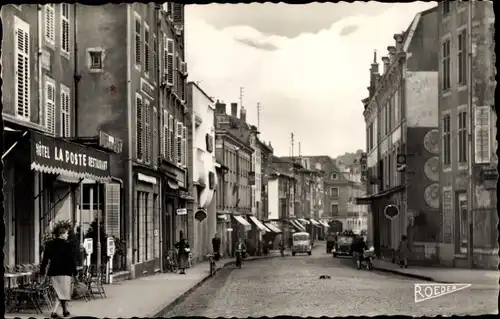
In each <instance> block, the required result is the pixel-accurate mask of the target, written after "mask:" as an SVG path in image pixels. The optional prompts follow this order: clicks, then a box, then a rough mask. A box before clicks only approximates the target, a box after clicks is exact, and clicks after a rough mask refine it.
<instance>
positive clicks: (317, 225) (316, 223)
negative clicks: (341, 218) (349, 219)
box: [309, 218, 324, 227]
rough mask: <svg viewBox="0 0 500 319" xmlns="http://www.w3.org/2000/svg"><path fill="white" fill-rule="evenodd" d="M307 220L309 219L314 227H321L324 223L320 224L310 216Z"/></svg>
mask: <svg viewBox="0 0 500 319" xmlns="http://www.w3.org/2000/svg"><path fill="white" fill-rule="evenodd" d="M309 220H310V221H311V223H312V224H313V225H314V226H316V227H323V226H324V225H323V224H320V223H318V222H317V221H315V220H314V219H312V218H309Z"/></svg>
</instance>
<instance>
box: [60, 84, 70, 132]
mask: <svg viewBox="0 0 500 319" xmlns="http://www.w3.org/2000/svg"><path fill="white" fill-rule="evenodd" d="M70 110H71V107H70V91H69V88H67V87H64V89H63V86H61V133H60V135H61V136H62V137H70V135H71V123H70V120H71V118H70Z"/></svg>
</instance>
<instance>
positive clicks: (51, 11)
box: [44, 3, 55, 44]
mask: <svg viewBox="0 0 500 319" xmlns="http://www.w3.org/2000/svg"><path fill="white" fill-rule="evenodd" d="M44 9H45V10H44V11H45V40H46V41H47V42H49V43H51V44H54V42H55V27H54V26H55V8H54V4H53V3H49V4H46V5H45V6H44Z"/></svg>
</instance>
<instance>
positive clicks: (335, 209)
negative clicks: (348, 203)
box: [331, 204, 339, 216]
mask: <svg viewBox="0 0 500 319" xmlns="http://www.w3.org/2000/svg"><path fill="white" fill-rule="evenodd" d="M331 209H332V216H337V215H338V214H339V204H332V205H331Z"/></svg>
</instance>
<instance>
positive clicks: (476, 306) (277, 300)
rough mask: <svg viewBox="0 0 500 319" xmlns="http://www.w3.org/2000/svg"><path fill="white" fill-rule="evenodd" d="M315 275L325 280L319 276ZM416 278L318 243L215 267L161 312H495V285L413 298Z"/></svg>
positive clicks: (210, 314)
mask: <svg viewBox="0 0 500 319" xmlns="http://www.w3.org/2000/svg"><path fill="white" fill-rule="evenodd" d="M321 275H327V276H330V277H331V278H330V279H319V277H320V276H321ZM418 282H419V281H418V280H415V279H411V278H405V277H400V276H396V275H390V274H386V273H382V272H378V271H372V272H369V271H366V270H361V271H360V270H357V269H355V268H354V267H352V265H351V264H350V260H348V259H347V258H340V259H334V258H332V256H331V255H327V254H326V253H325V252H324V249H322V247H318V248H316V249H315V250H314V251H313V255H312V256H307V255H297V256H295V257H292V256H286V257H283V258H275V259H270V260H260V261H252V262H247V263H244V264H243V267H242V268H241V269H236V268H235V267H234V266H230V267H229V268H226V269H223V270H221V271H220V272H219V273H218V274H217V276H216V277H214V278H212V279H209V280H208V281H207V282H206V283H205V284H204V285H203V286H201V287H200V288H198V289H197V290H195V291H194V292H193V293H192V294H191V295H189V296H188V297H186V299H185V300H184V301H183V302H181V303H180V304H178V305H177V306H175V307H174V308H173V309H172V310H171V311H170V312H168V313H165V314H162V316H164V317H173V316H206V317H217V316H224V317H249V316H253V317H257V316H269V317H271V316H278V315H293V316H314V317H316V316H317V317H319V316H348V315H364V316H375V315H398V314H399V315H413V316H423V315H427V316H435V315H453V314H455V315H478V314H485V313H487V314H492V313H496V312H497V298H496V294H497V292H498V291H497V289H496V288H495V287H491V288H490V289H485V288H484V287H481V288H476V289H475V288H474V286H472V287H470V288H467V289H465V290H462V291H458V292H455V293H452V294H449V295H445V296H441V297H438V298H436V299H432V300H427V301H424V302H420V303H415V302H414V291H413V287H414V286H413V285H414V283H418Z"/></svg>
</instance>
